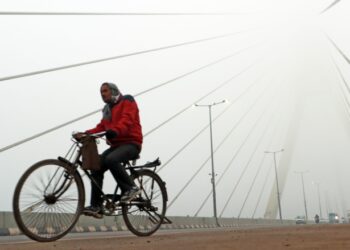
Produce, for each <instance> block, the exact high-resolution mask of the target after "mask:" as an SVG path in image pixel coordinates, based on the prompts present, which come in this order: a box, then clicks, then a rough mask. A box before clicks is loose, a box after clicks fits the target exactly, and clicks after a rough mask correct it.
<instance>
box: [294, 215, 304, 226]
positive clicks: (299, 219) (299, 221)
mask: <svg viewBox="0 0 350 250" xmlns="http://www.w3.org/2000/svg"><path fill="white" fill-rule="evenodd" d="M295 224H306V219H305V216H302V215H299V216H297V217H296V218H295Z"/></svg>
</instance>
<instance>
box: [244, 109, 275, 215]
mask: <svg viewBox="0 0 350 250" xmlns="http://www.w3.org/2000/svg"><path fill="white" fill-rule="evenodd" d="M281 110H282V106H280V108H279V112H277V114H281ZM281 116H282V115H280V118H281ZM279 121H280V122H278V123H277V122H276V124H275V126H274V128H273V129H272V131H273V132H274V134H276V133H275V132H276V130H277V128H278V126H277V125H280V123H281V121H282V120H281V119H279ZM274 137H275V135H272V137H271V140H270V142H269V143H268V146H267V148H269V147H271V145H272V141H273V138H274ZM265 159H266V154H263V158H262V160H261V162H260V164H259V166H258V168H257V171H256V173H255V176H254V178H253V181H252V183H251V185H250V187H249V190H248V192H247V195H246V197H245V199H244V202H243V204H242V207H241V209H240V211H239V214H238V216H237V218H238V219H239V218H240V217H241V214H242V211H243V209H244V206H245V204H246V202H247V200H248V198H249V196H250V193H251V191H252V190H253V187H254V185H255V183H256V179H257V177H258V175H259V174H260V172H261V170H262V167H263V164H264V162H265Z"/></svg>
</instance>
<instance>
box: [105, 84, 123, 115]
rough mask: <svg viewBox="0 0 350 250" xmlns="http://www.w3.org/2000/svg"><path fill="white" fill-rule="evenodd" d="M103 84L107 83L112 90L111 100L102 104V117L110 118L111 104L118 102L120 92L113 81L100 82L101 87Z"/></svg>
mask: <svg viewBox="0 0 350 250" xmlns="http://www.w3.org/2000/svg"><path fill="white" fill-rule="evenodd" d="M103 85H107V86H108V88H109V89H110V90H111V92H112V98H111V100H110V101H109V102H108V103H106V105H105V106H104V108H103V110H102V113H103V119H107V120H110V119H111V117H112V111H111V110H112V108H113V106H114V105H115V104H116V103H117V102H118V100H119V98H120V96H121V94H120V91H119V89H118V87H117V85H115V84H114V83H111V82H104V83H102V85H101V87H102V86H103Z"/></svg>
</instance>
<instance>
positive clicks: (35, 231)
mask: <svg viewBox="0 0 350 250" xmlns="http://www.w3.org/2000/svg"><path fill="white" fill-rule="evenodd" d="M71 172H72V171H68V170H67V169H66V167H63V166H62V163H61V162H59V161H57V160H47V161H42V162H39V163H37V164H35V165H33V166H32V167H31V168H29V169H28V170H27V172H26V173H24V175H23V176H22V178H21V179H20V181H19V183H18V184H17V187H16V191H15V195H14V214H15V219H16V222H17V224H18V226H19V228H20V229H21V231H22V232H23V233H25V234H26V235H27V236H28V237H30V238H32V239H34V240H37V241H52V240H57V239H59V238H60V237H62V236H64V235H65V234H66V233H67V232H68V230H69V229H70V228H71V227H72V226H73V225H74V224H75V223H76V221H77V219H78V218H79V215H80V211H81V209H82V207H83V203H84V193H83V190H84V188H83V183H82V182H81V179H80V178H79V179H77V178H78V177H77V176H76V175H71V174H69V173H71ZM54 192H56V193H54Z"/></svg>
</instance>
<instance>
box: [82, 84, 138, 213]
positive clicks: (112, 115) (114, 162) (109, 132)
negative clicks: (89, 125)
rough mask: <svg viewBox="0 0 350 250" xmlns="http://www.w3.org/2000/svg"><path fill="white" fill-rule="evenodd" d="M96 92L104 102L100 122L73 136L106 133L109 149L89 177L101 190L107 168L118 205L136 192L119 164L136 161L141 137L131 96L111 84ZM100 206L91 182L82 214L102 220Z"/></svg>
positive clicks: (96, 190) (97, 191) (99, 200)
mask: <svg viewBox="0 0 350 250" xmlns="http://www.w3.org/2000/svg"><path fill="white" fill-rule="evenodd" d="M100 91H101V97H102V99H103V101H104V102H105V103H106V105H105V106H104V108H103V110H102V113H103V117H102V120H101V121H100V123H99V124H97V126H96V127H95V128H93V129H89V130H86V131H85V133H79V134H77V135H76V136H75V137H76V138H77V139H79V138H81V137H82V136H83V135H84V134H93V133H98V132H103V131H106V138H107V144H109V145H110V148H108V149H107V150H105V151H104V152H103V153H102V155H101V161H100V162H101V169H100V170H98V171H94V170H92V171H91V174H92V176H93V178H94V180H95V181H96V183H97V184H98V185H99V187H100V188H101V189H102V186H103V178H104V172H105V171H106V170H108V169H109V170H110V171H111V173H112V175H113V177H114V179H115V180H116V181H117V183H118V185H119V186H120V188H121V190H122V197H121V202H124V203H126V202H129V201H131V200H132V199H134V198H135V197H136V196H137V195H138V194H139V193H140V190H139V188H138V187H137V186H136V185H135V183H134V182H133V180H132V179H131V178H130V176H129V175H128V173H127V172H126V170H125V168H124V166H123V165H122V164H121V163H122V162H125V161H128V160H132V159H136V158H137V157H138V155H139V153H140V151H141V145H142V139H143V137H142V128H141V124H140V118H139V110H138V107H137V104H136V101H135V99H134V98H133V97H132V96H131V95H122V94H121V92H120V91H119V89H118V87H117V86H116V85H115V84H113V83H108V82H105V83H103V84H102V85H101V89H100ZM101 205H102V198H101V191H100V190H99V188H98V187H96V185H94V184H93V183H91V201H90V206H88V207H85V208H84V211H83V213H84V214H85V215H90V216H93V217H96V218H102V217H103V215H102V211H101Z"/></svg>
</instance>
